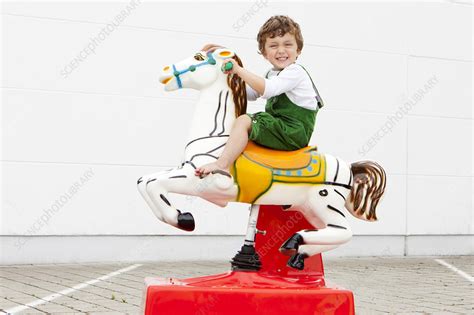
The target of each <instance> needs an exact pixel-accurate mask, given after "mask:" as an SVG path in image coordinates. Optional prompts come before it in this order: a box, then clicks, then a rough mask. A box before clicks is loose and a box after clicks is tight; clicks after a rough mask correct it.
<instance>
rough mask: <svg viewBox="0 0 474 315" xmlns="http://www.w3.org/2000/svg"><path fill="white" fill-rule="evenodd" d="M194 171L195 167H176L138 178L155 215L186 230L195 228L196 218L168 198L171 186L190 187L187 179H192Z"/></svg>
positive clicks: (140, 187)
mask: <svg viewBox="0 0 474 315" xmlns="http://www.w3.org/2000/svg"><path fill="white" fill-rule="evenodd" d="M193 172H194V169H193V170H192V171H191V170H188V169H183V168H176V169H172V170H168V171H164V172H158V173H153V174H150V175H146V176H143V177H141V178H140V179H139V180H138V190H139V191H140V194H141V195H142V196H143V199H144V200H145V201H146V203H147V204H148V206H149V207H150V208H151V209H152V211H153V213H154V214H155V216H156V217H157V218H158V219H159V220H161V221H163V222H165V223H168V224H170V225H172V226H174V227H177V228H179V229H182V230H184V231H193V230H194V228H195V223H194V218H193V216H192V214H191V213H189V212H182V211H180V210H179V209H176V208H174V207H173V206H172V205H171V202H170V201H169V199H168V193H169V192H170V189H169V186H172V184H174V185H176V184H178V185H179V186H181V187H189V183H187V182H188V180H187V179H188V178H191V179H192V177H190V174H192V173H193ZM178 182H179V183H178ZM178 193H179V192H178Z"/></svg>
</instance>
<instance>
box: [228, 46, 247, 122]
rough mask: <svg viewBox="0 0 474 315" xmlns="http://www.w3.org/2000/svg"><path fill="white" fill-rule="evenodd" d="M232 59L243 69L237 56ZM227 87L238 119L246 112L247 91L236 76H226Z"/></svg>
mask: <svg viewBox="0 0 474 315" xmlns="http://www.w3.org/2000/svg"><path fill="white" fill-rule="evenodd" d="M233 59H234V60H235V61H236V62H237V63H238V64H239V66H241V67H243V64H242V60H240V58H239V56H237V55H234V57H233ZM227 85H228V86H229V88H230V90H231V91H232V95H233V98H234V104H235V117H239V116H240V115H243V114H245V113H246V112H247V90H246V89H245V81H244V80H242V78H241V77H239V76H238V75H228V76H227Z"/></svg>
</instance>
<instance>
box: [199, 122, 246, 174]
mask: <svg viewBox="0 0 474 315" xmlns="http://www.w3.org/2000/svg"><path fill="white" fill-rule="evenodd" d="M251 126H252V120H251V119H250V117H249V116H248V115H241V116H239V117H238V118H237V119H236V121H235V122H234V126H232V130H231V132H230V136H229V140H227V143H226V145H225V147H224V152H222V155H221V156H220V157H219V159H217V161H216V162H214V163H209V164H206V165H203V166H201V167H198V168H197V169H196V171H195V174H196V175H198V176H199V175H206V174H209V173H210V172H212V171H214V170H228V169H229V168H230V166H231V165H232V163H234V161H235V160H236V159H237V157H238V156H239V155H240V154H241V153H242V152H243V151H244V149H245V147H246V146H247V143H248V140H249V133H250V130H251Z"/></svg>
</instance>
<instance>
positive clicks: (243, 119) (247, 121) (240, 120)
mask: <svg viewBox="0 0 474 315" xmlns="http://www.w3.org/2000/svg"><path fill="white" fill-rule="evenodd" d="M235 122H236V124H238V125H239V126H242V127H245V128H246V129H247V130H249V129H250V126H251V125H252V119H251V118H250V117H249V116H248V115H240V116H239V117H237V120H236V121H235Z"/></svg>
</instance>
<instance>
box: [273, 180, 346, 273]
mask: <svg viewBox="0 0 474 315" xmlns="http://www.w3.org/2000/svg"><path fill="white" fill-rule="evenodd" d="M344 204H345V196H344V195H341V194H340V193H339V191H337V192H336V191H335V190H334V188H333V187H332V186H330V185H321V186H317V187H315V188H314V189H311V190H310V195H309V198H308V203H307V205H306V206H305V207H304V208H302V212H303V215H304V216H305V218H306V219H307V220H308V221H309V222H310V223H311V224H312V225H313V226H315V227H316V226H322V228H319V229H318V228H315V229H311V230H301V231H298V232H297V233H295V234H294V235H293V236H291V237H290V238H289V239H288V240H287V241H286V242H285V243H283V245H282V246H281V247H280V252H282V253H283V254H285V255H291V258H290V259H289V260H288V266H290V267H293V268H296V269H300V270H301V269H303V268H304V259H306V258H308V257H310V256H312V255H316V254H319V253H322V252H324V251H328V250H331V249H334V248H337V247H339V246H340V245H341V244H343V243H345V242H348V241H349V240H350V239H351V237H352V231H351V228H350V226H349V223H348V222H347V219H346V217H345V214H344V212H343V211H344V210H343V209H344Z"/></svg>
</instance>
